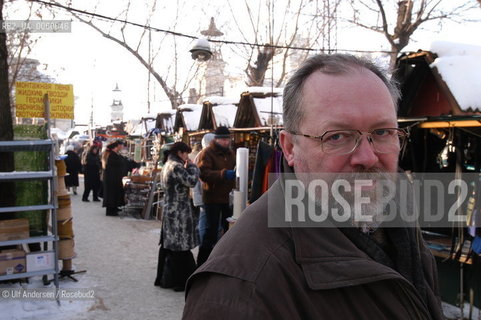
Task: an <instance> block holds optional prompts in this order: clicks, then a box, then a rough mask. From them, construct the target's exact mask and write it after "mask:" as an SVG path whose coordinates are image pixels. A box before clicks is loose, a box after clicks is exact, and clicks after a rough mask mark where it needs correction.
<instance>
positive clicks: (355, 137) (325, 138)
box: [289, 128, 409, 155]
mask: <svg viewBox="0 0 481 320" xmlns="http://www.w3.org/2000/svg"><path fill="white" fill-rule="evenodd" d="M289 133H290V134H293V135H296V136H303V137H306V138H311V139H315V140H317V141H319V142H320V144H321V149H322V151H323V152H324V153H327V154H337V155H343V154H349V153H351V152H353V151H354V150H356V148H357V147H358V146H359V144H360V142H361V138H362V136H363V135H365V136H366V137H367V141H369V143H370V144H371V145H372V147H373V148H374V151H375V152H377V153H397V152H399V151H400V150H401V149H402V148H403V147H404V143H405V142H406V138H407V137H408V136H409V134H408V133H407V132H406V131H405V130H403V129H399V128H381V129H374V130H372V131H369V132H362V131H359V130H329V131H326V132H324V133H323V134H322V135H320V136H311V135H308V134H303V133H298V132H289Z"/></svg>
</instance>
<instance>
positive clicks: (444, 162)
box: [437, 128, 456, 169]
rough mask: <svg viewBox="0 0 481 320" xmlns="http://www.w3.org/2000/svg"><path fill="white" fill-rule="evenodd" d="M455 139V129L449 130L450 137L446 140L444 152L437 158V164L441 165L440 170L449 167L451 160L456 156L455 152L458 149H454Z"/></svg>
mask: <svg viewBox="0 0 481 320" xmlns="http://www.w3.org/2000/svg"><path fill="white" fill-rule="evenodd" d="M453 139H454V129H453V128H449V136H448V139H447V140H446V146H445V147H444V148H443V150H442V151H441V153H440V154H439V155H438V157H437V162H438V164H439V168H440V169H444V168H447V167H448V166H449V160H450V158H451V156H452V155H453V154H454V152H455V151H456V148H455V147H454V144H453Z"/></svg>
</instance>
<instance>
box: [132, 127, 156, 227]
mask: <svg viewBox="0 0 481 320" xmlns="http://www.w3.org/2000/svg"><path fill="white" fill-rule="evenodd" d="M155 125H156V119H155V118H153V117H146V118H142V120H141V121H140V122H139V123H137V124H136V125H133V126H131V128H132V129H131V130H130V133H129V136H128V139H127V143H128V146H129V147H128V155H127V156H128V157H129V158H130V159H133V161H134V162H135V163H136V164H139V165H141V166H140V168H138V169H134V170H132V172H130V173H129V175H128V176H127V177H126V178H125V179H124V191H125V202H126V204H125V206H124V211H125V212H128V213H130V214H134V215H139V216H140V217H141V218H144V219H148V218H150V217H151V212H152V204H153V201H154V200H153V199H154V194H155V192H156V190H157V188H156V182H157V178H158V177H157V175H158V170H157V168H158V155H159V150H160V147H159V146H160V145H161V144H162V143H163V141H164V137H165V135H162V134H160V130H157V129H156V128H155Z"/></svg>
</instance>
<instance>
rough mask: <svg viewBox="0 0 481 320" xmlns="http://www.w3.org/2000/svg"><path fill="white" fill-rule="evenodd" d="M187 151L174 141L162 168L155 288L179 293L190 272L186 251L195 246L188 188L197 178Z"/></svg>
mask: <svg viewBox="0 0 481 320" xmlns="http://www.w3.org/2000/svg"><path fill="white" fill-rule="evenodd" d="M190 152H191V148H190V147H189V146H188V145H186V144H185V143H183V142H176V143H174V144H173V145H172V147H171V148H170V150H169V151H168V156H167V157H165V156H164V159H166V158H167V162H166V163H165V164H164V166H163V167H162V177H161V185H162V188H163V189H164V206H163V211H162V229H161V236H160V246H161V247H160V250H159V263H158V267H157V279H156V280H155V285H160V286H162V287H173V288H174V290H176V291H182V290H184V287H185V282H186V281H187V278H188V277H189V276H190V275H191V274H192V272H194V270H195V268H196V266H195V260H194V257H193V255H192V252H191V251H190V250H191V249H193V248H194V247H196V246H197V245H198V244H199V237H198V233H197V225H198V217H197V216H196V215H195V214H194V210H193V208H192V205H191V201H190V188H192V187H194V186H195V184H196V183H197V181H198V179H199V169H198V168H197V166H196V165H195V164H194V163H193V162H192V161H191V160H190V159H189V156H188V155H189V153H190Z"/></svg>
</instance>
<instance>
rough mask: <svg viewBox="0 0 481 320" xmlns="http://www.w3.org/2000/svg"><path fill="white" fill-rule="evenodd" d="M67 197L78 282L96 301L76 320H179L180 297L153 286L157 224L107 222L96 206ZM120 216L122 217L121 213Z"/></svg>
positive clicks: (127, 220) (121, 219)
mask: <svg viewBox="0 0 481 320" xmlns="http://www.w3.org/2000/svg"><path fill="white" fill-rule="evenodd" d="M79 191H80V192H79V194H78V195H76V196H74V195H72V196H71V198H72V207H73V216H74V232H75V251H76V253H77V255H78V256H77V258H76V259H74V265H75V267H76V269H77V270H87V273H85V274H84V275H81V276H80V275H79V277H78V278H79V280H80V281H85V282H86V283H87V284H91V285H92V289H93V290H95V296H96V301H95V304H94V305H93V306H92V307H91V308H90V309H89V311H88V312H86V313H84V314H83V315H80V316H79V317H78V318H76V319H96V320H97V319H98V320H101V319H144V320H147V319H165V320H170V319H180V318H181V315H182V309H183V307H184V294H183V293H181V292H174V291H173V290H168V289H161V288H159V287H156V286H154V285H153V283H154V280H155V275H156V268H157V253H158V246H157V244H158V241H159V234H160V223H159V222H158V221H153V220H140V219H133V218H130V217H127V216H126V217H122V216H121V217H108V216H106V215H105V208H102V207H101V204H100V203H99V202H82V201H81V192H83V187H82V188H80V190H79ZM121 214H122V213H121Z"/></svg>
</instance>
